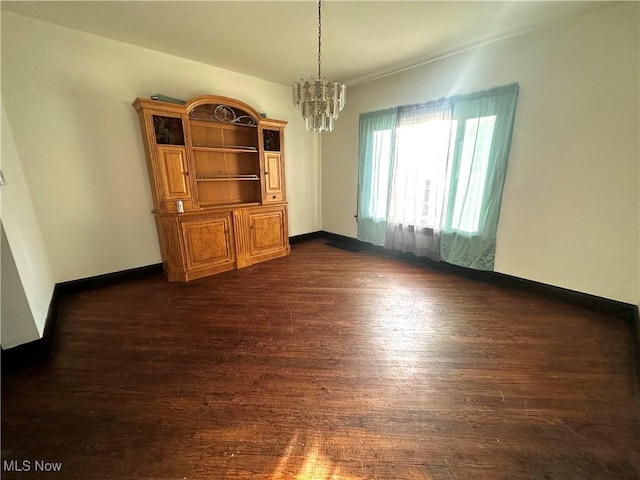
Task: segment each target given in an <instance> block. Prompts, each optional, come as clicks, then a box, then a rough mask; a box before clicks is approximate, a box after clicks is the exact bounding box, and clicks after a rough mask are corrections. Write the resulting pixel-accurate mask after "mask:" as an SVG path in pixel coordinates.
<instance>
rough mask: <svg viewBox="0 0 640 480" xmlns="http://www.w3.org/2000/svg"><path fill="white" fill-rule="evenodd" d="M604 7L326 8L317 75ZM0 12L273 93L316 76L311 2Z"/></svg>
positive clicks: (116, 4) (411, 58) (399, 64)
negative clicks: (270, 87)
mask: <svg viewBox="0 0 640 480" xmlns="http://www.w3.org/2000/svg"><path fill="white" fill-rule="evenodd" d="M608 3H610V2H606V1H605V2H587V1H584V2H581V1H572V2H564V1H510V2H481V1H471V2H457V1H366V0H353V1H337V0H336V1H334V0H329V1H326V2H323V4H322V73H323V76H325V77H326V78H327V79H328V80H335V81H340V82H345V83H347V84H352V85H353V84H356V83H360V82H363V81H366V80H369V79H372V78H375V77H377V76H380V75H384V74H386V73H390V72H393V71H397V70H400V69H403V68H406V67H410V66H413V65H417V64H421V63H424V62H428V61H430V60H433V59H435V58H438V57H441V56H444V55H448V54H451V53H454V52H457V51H460V50H464V49H467V48H471V47H473V46H475V45H478V44H482V43H485V42H491V41H495V40H498V39H500V38H504V37H507V36H511V35H515V34H518V33H521V32H524V31H527V30H530V29H534V28H538V27H540V26H542V25H545V24H549V23H552V22H559V21H563V20H564V19H565V18H566V17H568V16H571V15H576V14H580V13H582V12H584V11H586V10H591V9H594V8H601V7H602V6H603V5H606V4H608ZM1 8H2V11H10V12H14V13H19V14H21V15H26V16H29V17H34V18H38V19H41V20H44V21H47V22H51V23H55V24H59V25H64V26H67V27H70V28H74V29H77V30H82V31H85V32H89V33H93V34H96V35H100V36H103V37H107V38H111V39H113V40H118V41H121V42H125V43H129V44H133V45H139V46H141V47H145V48H149V49H152V50H156V51H159V52H164V53H168V54H171V55H176V56H179V57H183V58H188V59H191V60H195V61H198V62H202V63H206V64H210V65H215V66H218V67H221V68H224V69H227V70H232V71H236V72H241V73H245V74H248V75H252V76H255V77H259V78H263V79H266V80H271V81H273V82H277V83H282V84H290V83H291V82H293V81H295V80H297V79H298V78H300V77H304V78H308V77H311V76H316V75H317V49H318V25H317V22H318V18H317V15H318V5H317V3H316V2H314V1H279V2H273V1H242V0H236V1H196V2H191V1H160V2H156V1H124V2H121V1H88V2H85V1H71V2H66V1H46V2H41V1H21V2H12V1H2V2H1Z"/></svg>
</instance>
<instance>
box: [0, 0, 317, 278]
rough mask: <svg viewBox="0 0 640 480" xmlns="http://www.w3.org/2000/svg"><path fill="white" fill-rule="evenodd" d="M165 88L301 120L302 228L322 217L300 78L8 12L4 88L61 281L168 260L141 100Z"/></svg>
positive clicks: (294, 143)
mask: <svg viewBox="0 0 640 480" xmlns="http://www.w3.org/2000/svg"><path fill="white" fill-rule="evenodd" d="M154 93H163V94H165V95H170V96H173V97H178V98H184V99H189V98H191V97H194V96H196V95H202V94H216V95H224V96H228V97H234V98H238V99H240V100H242V101H244V102H246V103H248V104H249V105H252V106H253V107H254V108H255V109H256V110H258V111H260V112H266V113H267V114H268V115H269V116H270V117H272V118H277V119H281V120H287V121H289V122H290V123H289V125H288V127H287V136H286V144H285V148H286V161H287V164H286V179H287V186H288V197H289V202H290V219H289V230H290V235H298V234H302V233H307V232H313V231H317V230H319V229H320V213H319V212H320V210H319V209H320V191H319V169H320V162H319V159H318V154H317V146H316V139H315V138H314V136H313V135H312V134H308V133H307V132H306V131H305V130H304V126H303V124H302V121H301V120H300V119H299V115H298V113H297V111H296V110H295V109H294V108H293V106H292V105H291V98H290V97H291V95H290V89H289V87H287V86H284V85H279V84H275V83H272V82H268V81H264V80H261V79H257V78H253V77H249V76H246V75H241V74H237V73H234V72H230V71H227V70H223V69H220V68H215V67H211V66H207V65H203V64H200V63H197V62H193V61H189V60H185V59H181V58H178V57H173V56H170V55H166V54H162V53H158V52H155V51H151V50H147V49H144V48H139V47H135V46H132V45H129V44H125V43H121V42H116V41H113V40H109V39H105V38H102V37H98V36H94V35H90V34H87V33H84V32H79V31H76V30H71V29H68V28H65V27H60V26H56V25H52V24H48V23H45V22H41V21H38V20H33V19H30V18H27V17H23V16H21V15H16V14H12V13H7V12H3V13H2V98H3V103H4V105H5V107H6V111H7V116H8V119H9V123H10V124H11V127H12V130H13V134H14V138H15V145H16V148H17V151H18V152H19V155H20V159H21V161H22V166H23V169H24V174H25V178H26V183H27V185H28V188H29V192H30V194H31V198H32V200H33V205H34V209H35V213H36V216H37V218H38V221H39V224H40V227H41V231H42V237H43V239H44V243H45V245H46V248H47V251H48V253H49V258H50V260H51V265H52V269H53V274H54V278H55V281H56V282H63V281H67V280H73V279H79V278H86V277H90V276H93V275H99V274H103V273H109V272H115V271H119V270H124V269H129V268H135V267H138V266H144V265H149V264H154V263H159V262H160V261H161V259H160V253H159V248H158V241H157V237H156V231H155V225H154V219H153V216H152V215H151V213H150V211H151V209H152V207H153V205H152V200H151V193H150V188H149V184H148V177H147V172H146V165H145V160H144V150H143V146H142V140H141V136H140V127H139V125H138V122H137V117H136V113H135V110H134V109H133V107H132V106H131V102H132V101H133V100H134V99H135V98H136V97H149V96H150V95H152V94H154ZM14 253H15V252H14Z"/></svg>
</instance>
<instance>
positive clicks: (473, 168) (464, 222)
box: [451, 115, 496, 233]
mask: <svg viewBox="0 0 640 480" xmlns="http://www.w3.org/2000/svg"><path fill="white" fill-rule="evenodd" d="M495 124H496V116H495V115H492V116H489V117H481V118H470V119H468V120H467V121H466V122H465V126H464V132H463V142H462V146H461V147H459V148H461V149H462V151H461V153H460V166H459V169H458V171H459V174H458V179H457V186H456V192H455V195H454V197H453V216H452V223H451V228H452V229H453V230H457V231H460V232H465V233H477V232H478V228H479V226H480V213H481V210H482V201H483V198H484V189H485V185H486V179H487V171H488V168H489V153H490V152H491V143H492V141H493V129H494V127H495Z"/></svg>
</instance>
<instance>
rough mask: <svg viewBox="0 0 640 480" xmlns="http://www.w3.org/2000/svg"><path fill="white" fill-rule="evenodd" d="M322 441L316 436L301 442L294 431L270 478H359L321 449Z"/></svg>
mask: <svg viewBox="0 0 640 480" xmlns="http://www.w3.org/2000/svg"><path fill="white" fill-rule="evenodd" d="M323 445H324V442H322V441H320V440H319V439H318V438H317V437H313V438H312V439H311V440H310V441H307V442H306V443H302V440H300V441H299V440H298V434H297V433H296V434H295V435H294V436H293V438H292V440H291V441H290V442H289V445H288V446H287V448H286V449H285V452H284V454H283V455H282V457H281V458H280V462H279V463H278V468H277V469H276V471H275V472H274V474H273V476H272V477H271V480H285V479H295V480H360V479H359V477H355V476H353V475H347V474H345V473H343V472H342V469H341V468H340V467H339V466H337V465H336V464H335V463H334V462H333V461H332V460H331V459H330V458H329V457H328V456H327V455H326V453H325V452H324V451H323V450H324V449H323Z"/></svg>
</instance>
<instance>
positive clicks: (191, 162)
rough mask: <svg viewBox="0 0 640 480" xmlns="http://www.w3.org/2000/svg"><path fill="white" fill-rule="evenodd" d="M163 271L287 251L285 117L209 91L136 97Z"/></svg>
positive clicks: (190, 272) (210, 269)
mask: <svg viewBox="0 0 640 480" xmlns="http://www.w3.org/2000/svg"><path fill="white" fill-rule="evenodd" d="M133 106H134V108H135V109H136V111H137V112H138V115H139V118H140V126H141V128H142V137H143V142H144V147H145V154H146V158H147V167H148V171H149V179H150V182H151V191H152V195H153V205H154V210H153V214H154V215H155V218H156V225H157V228H158V239H159V243H160V250H161V252H162V263H163V268H164V272H165V275H166V277H167V279H168V280H169V281H172V282H187V281H189V280H194V279H196V278H201V277H205V276H207V275H213V274H216V273H220V272H224V271H227V270H233V269H235V268H242V267H247V266H249V265H253V264H255V263H258V262H263V261H266V260H271V259H274V258H278V257H282V256H285V255H288V254H289V252H290V251H291V248H290V246H289V234H288V217H287V215H288V212H287V199H286V192H285V175H284V149H283V147H284V128H285V126H286V122H284V121H280V120H273V119H268V118H261V116H260V114H258V112H257V111H256V110H254V109H253V108H252V107H251V106H249V105H247V104H245V103H243V102H241V101H239V100H235V99H232V98H227V97H220V96H214V95H204V96H200V97H196V98H194V99H192V100H190V101H189V102H187V103H185V104H184V105H181V104H176V103H169V102H162V101H158V100H152V99H144V98H138V99H136V100H135V101H134V102H133Z"/></svg>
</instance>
